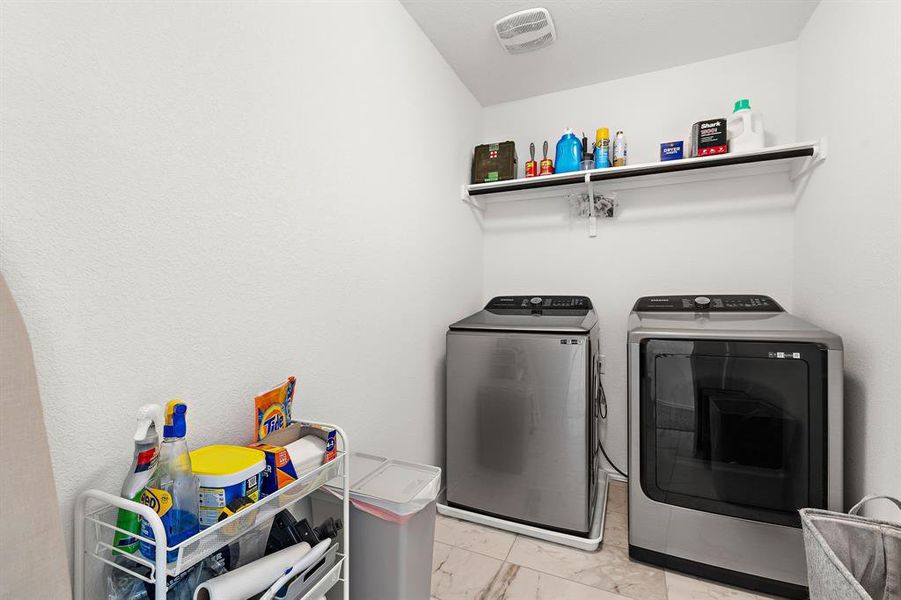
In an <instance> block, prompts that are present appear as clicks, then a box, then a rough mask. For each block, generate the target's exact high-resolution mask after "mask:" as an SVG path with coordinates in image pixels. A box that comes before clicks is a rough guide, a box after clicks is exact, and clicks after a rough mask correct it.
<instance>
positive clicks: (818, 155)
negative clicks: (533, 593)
mask: <svg viewBox="0 0 901 600" xmlns="http://www.w3.org/2000/svg"><path fill="white" fill-rule="evenodd" d="M828 148H829V147H828V144H827V143H826V138H824V137H823V138H820V139H819V140H817V145H816V150H814V153H813V156H809V157H807V160H806V161H804V164H803V165H802V166H801V167H800V168H799V169H797V170H796V171H794V172H792V174H791V176H790V179H791V180H792V181H798V180H799V179H801V178H802V177H806V176H807V175H809V174H810V173H811V172H812V171H813V169H814V168H815V167H816V166H817V165H818V164H820V163H821V162H823V161H824V160H826V155H827V154H828Z"/></svg>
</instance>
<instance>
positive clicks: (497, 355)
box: [447, 331, 594, 533]
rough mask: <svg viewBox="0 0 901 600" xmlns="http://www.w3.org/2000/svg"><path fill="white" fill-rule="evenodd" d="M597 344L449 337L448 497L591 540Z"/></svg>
mask: <svg viewBox="0 0 901 600" xmlns="http://www.w3.org/2000/svg"><path fill="white" fill-rule="evenodd" d="M589 368H590V366H589V351H588V336H585V335H556V334H527V333H492V332H464V331H451V332H449V333H448V334H447V499H448V502H450V503H451V504H453V505H456V506H459V507H461V508H467V509H472V510H477V511H480V512H484V513H489V514H492V515H495V516H500V517H503V518H507V519H512V520H516V521H521V522H524V523H530V524H536V525H540V526H542V527H551V528H554V529H558V530H563V531H569V532H578V533H585V532H587V531H588V530H589V529H590V526H591V521H590V520H591V515H590V489H591V488H590V486H591V478H590V466H591V463H592V460H593V451H594V450H593V448H591V447H590V446H591V444H590V440H589V436H590V435H591V431H590V427H589V420H590V417H591V410H590V408H591V407H590V405H589V398H590V394H589V391H590V390H589V377H590V375H589V374H590V371H589Z"/></svg>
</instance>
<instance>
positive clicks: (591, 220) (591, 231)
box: [585, 173, 598, 237]
mask: <svg viewBox="0 0 901 600" xmlns="http://www.w3.org/2000/svg"><path fill="white" fill-rule="evenodd" d="M585 185H587V186H588V237H597V236H598V217H597V215H595V214H594V184H593V183H592V181H591V174H590V173H585Z"/></svg>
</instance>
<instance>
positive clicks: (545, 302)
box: [485, 295, 592, 314]
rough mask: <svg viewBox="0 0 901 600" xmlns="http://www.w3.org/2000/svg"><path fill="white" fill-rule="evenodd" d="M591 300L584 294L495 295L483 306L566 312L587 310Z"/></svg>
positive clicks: (500, 310)
mask: <svg viewBox="0 0 901 600" xmlns="http://www.w3.org/2000/svg"><path fill="white" fill-rule="evenodd" d="M591 308H592V306H591V300H589V299H588V297H586V296H539V295H534V296H497V297H495V298H492V299H491V301H490V302H489V303H488V304H487V305H486V306H485V310H488V311H491V312H506V313H508V314H509V313H510V311H516V312H517V313H519V312H522V311H525V312H526V313H529V312H534V313H543V314H547V313H557V314H559V313H567V314H575V312H574V311H577V312H578V311H581V312H588V311H589V310H591Z"/></svg>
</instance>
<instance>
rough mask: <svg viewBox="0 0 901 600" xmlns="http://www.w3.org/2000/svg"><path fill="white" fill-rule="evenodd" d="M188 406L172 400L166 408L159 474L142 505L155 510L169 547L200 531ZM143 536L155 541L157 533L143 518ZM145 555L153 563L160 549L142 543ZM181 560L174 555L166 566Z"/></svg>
mask: <svg viewBox="0 0 901 600" xmlns="http://www.w3.org/2000/svg"><path fill="white" fill-rule="evenodd" d="M187 412H188V407H187V405H186V404H185V403H184V402H182V401H181V400H170V401H169V403H168V404H167V405H166V425H165V426H164V427H163V443H162V444H160V455H159V461H158V463H157V467H156V471H154V473H153V476H152V477H151V478H150V481H149V482H148V484H147V487H146V488H145V489H144V493H143V494H142V495H141V503H142V504H146V505H147V506H149V507H151V508H153V510H155V511H156V514H158V515H159V516H160V519H161V520H162V521H163V527H164V528H165V529H166V543H167V544H168V546H169V547H172V546H176V545H178V544H180V543H181V542H183V541H184V540H186V539H188V538H189V537H191V536H192V535H194V534H195V533H197V532H198V531H200V524H199V521H198V520H197V517H198V502H199V497H198V492H199V489H198V483H197V478H196V477H194V473H193V472H192V469H191V456H190V455H189V454H188V443H187V442H186V441H185V434H186V432H187V426H186V423H185V414H186V413H187ZM141 536H143V537H145V538H148V539H151V540H152V539H154V538H153V529H151V527H150V523H148V522H147V520H146V519H144V518H143V517H141ZM140 546H141V554H142V555H144V557H145V558H148V559H151V560H153V559H154V557H155V553H156V549H155V547H154V545H153V544H151V543H149V542H145V541H143V540H141V543H140ZM176 558H177V551H174V550H173V551H171V552H169V553H168V555H167V557H166V562H172V561H174V560H175V559H176Z"/></svg>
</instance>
